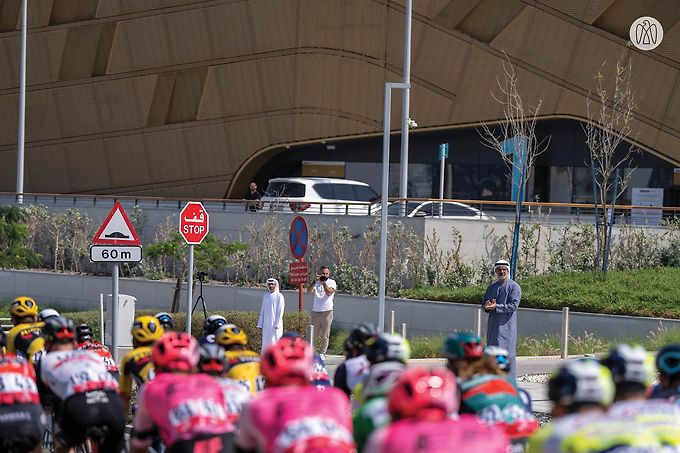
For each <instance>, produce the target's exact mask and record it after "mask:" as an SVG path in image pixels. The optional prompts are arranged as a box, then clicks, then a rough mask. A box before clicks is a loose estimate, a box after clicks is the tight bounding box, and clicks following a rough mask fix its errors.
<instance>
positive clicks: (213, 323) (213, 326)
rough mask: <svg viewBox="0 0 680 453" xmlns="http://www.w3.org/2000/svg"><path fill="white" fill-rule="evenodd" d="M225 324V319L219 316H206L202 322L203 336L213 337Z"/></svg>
mask: <svg viewBox="0 0 680 453" xmlns="http://www.w3.org/2000/svg"><path fill="white" fill-rule="evenodd" d="M226 323H227V318H225V317H224V316H221V315H212V316H208V319H206V320H205V321H204V322H203V335H204V336H206V335H213V334H214V333H215V332H217V329H219V328H220V327H221V326H223V325H225V324H226Z"/></svg>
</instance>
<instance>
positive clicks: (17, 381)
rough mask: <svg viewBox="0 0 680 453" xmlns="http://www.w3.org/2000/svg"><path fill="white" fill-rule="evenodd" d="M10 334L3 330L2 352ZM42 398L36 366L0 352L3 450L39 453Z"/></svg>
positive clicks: (0, 336)
mask: <svg viewBox="0 0 680 453" xmlns="http://www.w3.org/2000/svg"><path fill="white" fill-rule="evenodd" d="M6 343H7V335H6V334H5V332H4V331H3V330H2V329H0V350H1V349H2V348H4V347H5V345H6ZM41 414H42V407H41V406H40V397H39V396H38V388H37V387H36V383H35V371H34V369H33V367H32V366H31V365H30V364H29V363H28V362H27V361H26V360H25V359H23V358H22V357H18V356H16V355H14V354H4V353H0V448H2V451H5V452H10V453H15V452H16V453H24V452H28V451H33V452H39V451H41V448H40V440H41V439H42V433H43V429H42V424H41V423H40V415H41Z"/></svg>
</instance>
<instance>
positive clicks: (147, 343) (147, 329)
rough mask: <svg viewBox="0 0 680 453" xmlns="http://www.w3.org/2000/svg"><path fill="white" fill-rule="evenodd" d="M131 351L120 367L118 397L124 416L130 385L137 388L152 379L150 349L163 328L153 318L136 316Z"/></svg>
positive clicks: (128, 401) (128, 402)
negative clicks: (120, 400)
mask: <svg viewBox="0 0 680 453" xmlns="http://www.w3.org/2000/svg"><path fill="white" fill-rule="evenodd" d="M131 332H132V347H133V349H132V351H130V352H128V353H127V354H125V357H123V363H122V365H121V367H120V396H121V397H122V398H123V402H124V409H125V414H127V413H128V410H129V409H130V398H131V396H132V383H133V382H134V383H135V384H136V385H137V386H138V387H139V386H141V385H142V384H145V383H146V382H148V381H150V380H151V379H153V377H154V374H155V373H154V367H153V362H152V361H151V347H152V346H153V343H154V342H155V341H156V340H158V339H159V338H160V337H162V336H163V333H164V331H163V327H161V323H160V321H159V320H158V319H156V318H155V317H153V316H138V317H137V318H135V321H134V322H133V323H132V329H131Z"/></svg>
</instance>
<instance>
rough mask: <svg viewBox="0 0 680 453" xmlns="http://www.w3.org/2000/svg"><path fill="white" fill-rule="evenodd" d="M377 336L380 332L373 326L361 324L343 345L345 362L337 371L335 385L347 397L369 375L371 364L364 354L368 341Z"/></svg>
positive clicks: (334, 379)
mask: <svg viewBox="0 0 680 453" xmlns="http://www.w3.org/2000/svg"><path fill="white" fill-rule="evenodd" d="M377 335H378V330H377V329H376V328H375V326H374V325H373V324H370V323H361V324H359V325H358V326H357V327H355V328H354V329H353V330H352V331H351V332H350V334H349V336H348V337H347V338H346V339H345V342H344V343H343V349H344V350H345V361H344V362H343V363H342V364H340V366H338V368H337V369H336V370H335V375H334V377H333V385H335V386H336V387H337V388H339V389H340V390H342V391H343V392H345V394H346V395H347V396H350V395H351V394H352V390H354V387H355V386H356V385H357V384H358V383H359V382H362V381H363V380H364V379H366V376H367V375H368V368H369V367H370V363H369V362H368V359H367V358H366V354H365V353H364V349H365V348H366V340H368V339H369V338H373V337H376V336H377Z"/></svg>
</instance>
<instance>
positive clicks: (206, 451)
mask: <svg viewBox="0 0 680 453" xmlns="http://www.w3.org/2000/svg"><path fill="white" fill-rule="evenodd" d="M151 357H152V360H153V364H154V367H155V369H156V372H157V376H156V378H155V379H154V380H153V381H151V382H148V383H147V384H146V385H144V387H143V388H142V390H141V392H140V394H139V404H138V405H137V412H136V413H135V420H134V425H133V432H132V437H131V439H130V445H131V446H132V447H133V450H132V451H133V452H145V451H147V450H148V448H149V447H150V446H151V444H152V442H153V439H154V436H155V435H156V434H157V433H158V434H159V435H160V437H161V440H162V441H163V445H165V447H166V448H167V450H166V451H167V453H184V452H187V453H188V452H202V453H219V452H231V451H233V431H234V426H233V425H232V423H231V422H230V421H229V419H228V417H227V414H226V412H225V409H224V396H223V393H222V388H221V387H220V385H219V384H218V383H217V382H216V381H215V379H213V378H211V377H210V376H208V375H206V374H202V373H193V369H194V368H195V367H196V365H198V360H199V352H198V342H197V341H196V339H195V338H194V337H192V336H191V335H189V334H187V333H186V332H168V333H166V334H165V335H163V336H162V337H161V338H160V339H159V340H158V341H157V342H156V343H155V344H154V345H153V351H152V353H151Z"/></svg>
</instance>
